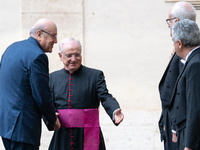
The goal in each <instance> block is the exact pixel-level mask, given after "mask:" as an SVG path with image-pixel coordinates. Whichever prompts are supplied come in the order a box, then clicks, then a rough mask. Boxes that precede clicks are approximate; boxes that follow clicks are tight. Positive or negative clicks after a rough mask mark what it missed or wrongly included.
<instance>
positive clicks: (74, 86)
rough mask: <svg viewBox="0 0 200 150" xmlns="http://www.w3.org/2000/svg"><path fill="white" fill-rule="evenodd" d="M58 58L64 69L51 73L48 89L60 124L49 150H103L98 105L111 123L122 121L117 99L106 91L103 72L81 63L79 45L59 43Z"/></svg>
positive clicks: (77, 43)
mask: <svg viewBox="0 0 200 150" xmlns="http://www.w3.org/2000/svg"><path fill="white" fill-rule="evenodd" d="M59 47H60V52H59V56H60V59H61V61H62V62H63V64H64V68H63V69H61V70H58V71H55V72H53V73H51V74H50V87H51V91H52V93H53V99H54V103H55V107H56V109H57V111H58V112H59V119H60V122H61V125H62V128H60V130H58V131H55V132H54V135H53V138H52V140H51V144H50V146H49V150H72V149H75V150H85V149H88V150H105V144H104V139H103V135H102V132H101V129H100V125H99V110H98V108H99V104H100V103H101V104H102V106H103V107H104V109H105V110H106V112H107V114H108V115H109V116H110V118H111V119H112V121H113V122H114V124H116V125H118V124H119V123H120V122H121V121H122V120H123V118H124V115H123V113H122V112H121V109H120V106H119V104H118V102H117V100H116V99H115V98H114V97H113V96H112V95H111V94H109V92H108V89H107V87H106V83H105V79H104V74H103V72H102V71H100V70H97V69H92V68H88V67H85V66H83V65H82V64H81V62H82V56H81V48H82V46H81V44H80V42H79V41H78V40H75V39H73V38H67V39H64V40H63V41H61V43H60V45H59Z"/></svg>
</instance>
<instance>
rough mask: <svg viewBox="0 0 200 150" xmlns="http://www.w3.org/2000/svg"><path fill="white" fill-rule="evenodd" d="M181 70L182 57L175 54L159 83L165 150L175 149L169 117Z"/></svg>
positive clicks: (161, 130) (161, 132) (161, 128)
mask: <svg viewBox="0 0 200 150" xmlns="http://www.w3.org/2000/svg"><path fill="white" fill-rule="evenodd" d="M180 69H182V64H180V57H178V56H177V55H176V53H175V54H174V55H173V57H172V58H171V60H170V62H169V64H168V66H167V68H166V70H165V72H164V74H163V76H162V78H161V81H160V83H159V93H160V99H161V104H162V112H161V117H160V120H159V128H160V134H161V141H162V140H165V141H166V144H165V149H173V147H171V146H170V145H173V144H174V143H172V142H171V141H172V140H171V136H172V134H171V123H170V122H171V120H170V118H169V117H168V108H169V103H170V100H171V97H172V93H173V89H174V86H175V83H176V80H177V78H178V76H179V70H180ZM167 147H168V148H167Z"/></svg>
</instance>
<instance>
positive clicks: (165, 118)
mask: <svg viewBox="0 0 200 150" xmlns="http://www.w3.org/2000/svg"><path fill="white" fill-rule="evenodd" d="M183 19H190V20H193V21H195V20H196V10H195V8H194V7H193V6H192V5H191V4H190V3H188V2H184V1H182V2H177V3H175V4H174V5H173V6H172V8H171V9H170V11H169V14H168V19H167V20H166V22H167V25H168V27H169V29H170V36H172V34H171V27H172V25H173V24H174V23H175V22H177V21H180V20H183ZM172 54H173V55H172V58H171V60H170V62H169V64H168V66H167V68H166V70H165V72H164V74H163V76H162V79H161V81H160V83H159V92H160V99H161V103H162V112H161V117H160V120H159V128H160V134H161V141H164V149H165V150H176V149H177V146H178V144H177V136H176V131H175V129H174V130H172V127H171V117H170V116H169V104H170V101H171V98H172V93H173V90H174V86H175V83H176V80H177V78H178V76H179V73H180V71H181V70H182V68H183V64H182V63H181V62H180V57H178V56H177V55H176V53H174V51H173V52H172ZM172 131H173V133H172ZM172 135H173V136H172ZM172 140H173V141H172Z"/></svg>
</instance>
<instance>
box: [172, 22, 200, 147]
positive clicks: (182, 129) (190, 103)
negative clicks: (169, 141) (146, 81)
mask: <svg viewBox="0 0 200 150" xmlns="http://www.w3.org/2000/svg"><path fill="white" fill-rule="evenodd" d="M172 40H173V42H174V49H175V51H176V53H177V55H178V56H179V57H181V58H182V59H181V62H182V63H183V65H184V67H183V69H182V71H181V72H180V75H179V77H178V79H177V82H176V84H175V88H174V91H173V95H172V99H171V102H170V107H169V114H170V118H171V119H172V129H173V130H175V131H176V133H177V135H178V142H177V143H178V149H179V150H199V149H200V128H199V127H200V78H199V77H200V46H199V45H200V33H199V28H198V26H197V24H196V23H195V22H194V21H191V20H189V19H184V20H181V21H179V22H177V23H175V24H174V25H173V26H172Z"/></svg>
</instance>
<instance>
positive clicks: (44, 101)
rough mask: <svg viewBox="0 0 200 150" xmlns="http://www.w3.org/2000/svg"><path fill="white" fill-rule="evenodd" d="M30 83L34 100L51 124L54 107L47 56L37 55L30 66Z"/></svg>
mask: <svg viewBox="0 0 200 150" xmlns="http://www.w3.org/2000/svg"><path fill="white" fill-rule="evenodd" d="M30 84H31V88H32V95H33V97H34V100H35V102H36V104H37V106H38V108H39V110H40V112H41V113H42V115H43V117H44V118H45V119H46V120H47V121H48V123H49V125H50V126H53V125H54V124H55V121H56V116H55V108H54V107H53V102H52V98H51V93H50V89H49V70H48V58H47V56H46V54H41V55H39V56H38V57H37V58H36V59H35V60H34V62H33V63H32V65H31V66H30Z"/></svg>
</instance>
